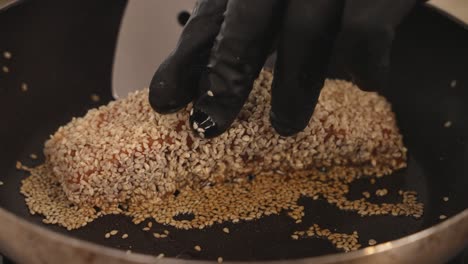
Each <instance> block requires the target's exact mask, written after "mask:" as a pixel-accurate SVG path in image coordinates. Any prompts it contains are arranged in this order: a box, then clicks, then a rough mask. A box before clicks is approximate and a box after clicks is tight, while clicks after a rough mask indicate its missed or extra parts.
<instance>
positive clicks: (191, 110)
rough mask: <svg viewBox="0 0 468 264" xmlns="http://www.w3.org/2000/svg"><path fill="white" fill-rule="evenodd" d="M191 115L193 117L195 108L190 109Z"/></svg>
mask: <svg viewBox="0 0 468 264" xmlns="http://www.w3.org/2000/svg"><path fill="white" fill-rule="evenodd" d="M190 115H191V116H192V115H193V108H192V109H190Z"/></svg>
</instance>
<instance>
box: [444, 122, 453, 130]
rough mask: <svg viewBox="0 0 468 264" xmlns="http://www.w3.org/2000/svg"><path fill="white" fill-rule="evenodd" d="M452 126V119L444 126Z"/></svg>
mask: <svg viewBox="0 0 468 264" xmlns="http://www.w3.org/2000/svg"><path fill="white" fill-rule="evenodd" d="M451 126H452V121H447V122H445V123H444V127H446V128H449V127H451Z"/></svg>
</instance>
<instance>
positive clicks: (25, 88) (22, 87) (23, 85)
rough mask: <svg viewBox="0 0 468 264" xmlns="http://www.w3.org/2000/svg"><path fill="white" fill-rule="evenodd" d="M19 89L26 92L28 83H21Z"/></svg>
mask: <svg viewBox="0 0 468 264" xmlns="http://www.w3.org/2000/svg"><path fill="white" fill-rule="evenodd" d="M20 89H21V91H22V92H23V93H24V92H27V91H28V85H27V84H26V83H21V87H20Z"/></svg>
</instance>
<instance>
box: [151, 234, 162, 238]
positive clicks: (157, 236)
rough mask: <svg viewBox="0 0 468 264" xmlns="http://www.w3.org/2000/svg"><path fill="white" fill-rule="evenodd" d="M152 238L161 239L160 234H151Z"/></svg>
mask: <svg viewBox="0 0 468 264" xmlns="http://www.w3.org/2000/svg"><path fill="white" fill-rule="evenodd" d="M153 236H154V237H155V238H161V234H159V233H153Z"/></svg>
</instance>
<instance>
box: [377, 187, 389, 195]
mask: <svg viewBox="0 0 468 264" xmlns="http://www.w3.org/2000/svg"><path fill="white" fill-rule="evenodd" d="M387 194H388V190H387V189H378V190H377V191H375V195H377V196H385V195H387Z"/></svg>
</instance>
